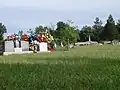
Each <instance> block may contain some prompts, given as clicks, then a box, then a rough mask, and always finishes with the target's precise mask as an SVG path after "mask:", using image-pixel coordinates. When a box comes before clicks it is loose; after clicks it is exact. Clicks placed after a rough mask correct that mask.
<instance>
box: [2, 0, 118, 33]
mask: <svg viewBox="0 0 120 90" xmlns="http://www.w3.org/2000/svg"><path fill="white" fill-rule="evenodd" d="M119 4H120V0H0V22H2V23H3V24H4V25H5V26H6V27H7V31H8V33H16V32H18V31H19V30H23V31H27V30H29V29H30V28H32V29H34V28H35V27H36V26H39V25H44V26H49V25H50V23H53V24H56V23H57V22H58V21H61V20H62V21H67V20H72V21H74V23H75V24H76V25H78V26H79V28H82V26H84V25H92V24H93V21H94V19H95V17H99V18H100V19H101V20H102V21H103V23H105V21H106V19H107V17H108V15H109V14H112V15H113V17H114V19H115V20H117V19H120V12H119V10H120V5H119Z"/></svg>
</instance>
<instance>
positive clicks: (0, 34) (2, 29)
mask: <svg viewBox="0 0 120 90" xmlns="http://www.w3.org/2000/svg"><path fill="white" fill-rule="evenodd" d="M4 33H7V29H6V26H5V25H3V24H2V23H0V41H1V40H3V35H4Z"/></svg>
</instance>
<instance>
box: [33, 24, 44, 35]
mask: <svg viewBox="0 0 120 90" xmlns="http://www.w3.org/2000/svg"><path fill="white" fill-rule="evenodd" d="M42 31H45V28H44V27H43V26H41V25H40V26H38V27H36V28H35V34H36V35H39V34H40V32H42Z"/></svg>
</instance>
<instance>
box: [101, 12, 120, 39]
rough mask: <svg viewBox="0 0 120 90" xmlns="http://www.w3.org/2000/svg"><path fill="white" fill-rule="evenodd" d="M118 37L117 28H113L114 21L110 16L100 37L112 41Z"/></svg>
mask: <svg viewBox="0 0 120 90" xmlns="http://www.w3.org/2000/svg"><path fill="white" fill-rule="evenodd" d="M118 36H119V32H118V31H117V28H116V26H115V21H114V19H113V17H112V15H111V14H110V15H109V17H108V20H107V23H106V25H105V27H104V30H103V32H102V37H103V39H104V40H109V41H112V40H115V39H118Z"/></svg>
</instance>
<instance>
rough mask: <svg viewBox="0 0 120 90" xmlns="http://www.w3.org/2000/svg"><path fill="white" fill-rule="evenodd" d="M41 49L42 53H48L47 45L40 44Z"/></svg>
mask: <svg viewBox="0 0 120 90" xmlns="http://www.w3.org/2000/svg"><path fill="white" fill-rule="evenodd" d="M39 49H40V52H47V51H48V48H47V43H44V42H43V43H39Z"/></svg>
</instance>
